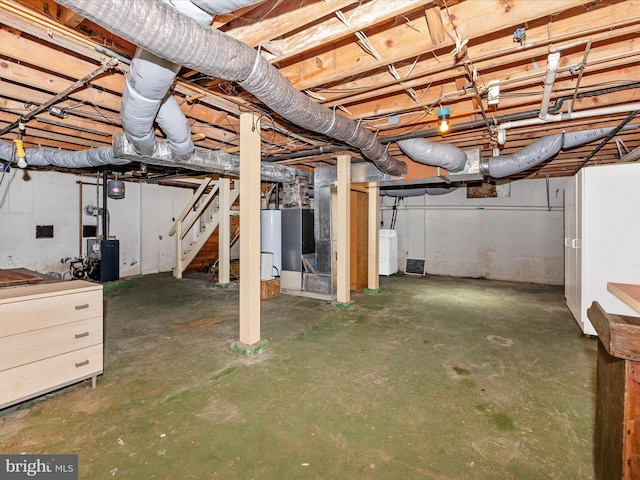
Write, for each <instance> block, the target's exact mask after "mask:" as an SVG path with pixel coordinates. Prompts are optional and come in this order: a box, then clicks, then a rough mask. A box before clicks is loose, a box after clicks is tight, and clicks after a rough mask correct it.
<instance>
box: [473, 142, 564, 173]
mask: <svg viewBox="0 0 640 480" xmlns="http://www.w3.org/2000/svg"><path fill="white" fill-rule="evenodd" d="M562 137H563V135H562V134H561V133H560V134H557V135H549V136H546V137H542V138H539V139H538V140H536V141H535V142H533V143H531V144H530V145H527V146H526V147H524V148H523V149H522V150H520V151H519V152H516V153H512V154H511V155H500V156H497V157H490V158H483V159H481V160H480V173H481V174H482V175H485V176H490V177H493V178H504V177H508V176H509V175H514V174H516V173H520V172H523V171H525V170H527V169H529V168H531V167H533V166H535V165H538V164H540V163H542V162H544V161H545V160H548V159H550V158H551V157H553V156H554V155H555V154H557V153H558V152H559V151H560V149H561V148H562Z"/></svg>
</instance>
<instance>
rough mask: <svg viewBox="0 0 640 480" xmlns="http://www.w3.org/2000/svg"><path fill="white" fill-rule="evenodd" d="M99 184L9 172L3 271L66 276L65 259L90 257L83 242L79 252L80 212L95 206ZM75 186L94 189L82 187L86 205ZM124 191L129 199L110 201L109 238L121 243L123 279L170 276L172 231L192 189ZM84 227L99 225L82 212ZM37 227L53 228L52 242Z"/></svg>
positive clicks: (1, 237) (131, 187) (0, 253)
mask: <svg viewBox="0 0 640 480" xmlns="http://www.w3.org/2000/svg"><path fill="white" fill-rule="evenodd" d="M1 175H2V173H0V176H1ZM95 180H96V179H95V177H93V178H92V177H85V176H83V177H81V176H77V175H73V174H68V173H58V172H46V171H28V172H24V171H21V170H19V169H12V170H11V172H9V173H6V174H5V175H4V178H3V180H2V183H0V268H2V269H7V268H28V269H30V270H35V271H38V272H40V273H48V272H55V273H59V274H64V273H65V272H68V271H69V264H68V263H67V264H64V263H61V261H60V260H61V259H62V258H65V257H77V256H79V255H81V254H82V255H86V240H84V239H83V241H82V251H80V242H79V224H80V219H79V215H80V213H79V212H80V209H83V208H84V206H86V205H96V202H97V198H96V187H95ZM77 181H83V182H87V183H93V184H94V185H83V187H82V205H80V192H79V188H80V187H79V186H78V184H77V183H76V182H77ZM125 187H126V188H125V190H126V195H125V198H123V199H120V200H113V199H109V200H108V201H107V210H108V211H109V218H110V222H109V223H110V225H109V234H110V235H113V236H115V237H116V238H117V239H118V240H119V241H120V276H121V277H125V276H131V275H140V274H148V273H157V272H164V271H170V270H171V268H172V267H173V265H174V263H175V239H174V237H169V236H168V232H169V229H170V228H171V226H172V225H173V219H174V218H175V217H176V216H177V215H179V214H180V212H181V211H182V209H183V208H184V205H185V204H186V203H187V201H188V199H189V198H191V196H192V190H190V189H185V188H176V187H166V186H160V185H154V184H144V183H133V182H125ZM99 202H100V203H102V193H101V191H100V193H99ZM82 223H83V224H85V225H95V224H96V217H92V216H90V215H87V214H85V213H84V211H83V212H82ZM98 223H99V224H101V221H100V220H99V219H98ZM37 225H53V227H54V236H53V238H36V235H35V233H36V226H37Z"/></svg>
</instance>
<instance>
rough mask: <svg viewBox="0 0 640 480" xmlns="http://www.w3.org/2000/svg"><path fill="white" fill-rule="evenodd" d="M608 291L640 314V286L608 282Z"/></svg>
mask: <svg viewBox="0 0 640 480" xmlns="http://www.w3.org/2000/svg"><path fill="white" fill-rule="evenodd" d="M607 290H609V291H610V292H611V293H612V294H613V295H615V296H616V297H618V298H619V299H620V300H622V301H623V302H624V303H626V304H627V305H629V306H630V307H631V308H633V309H634V310H635V311H636V312H638V313H640V285H636V284H632V283H613V282H608V283H607Z"/></svg>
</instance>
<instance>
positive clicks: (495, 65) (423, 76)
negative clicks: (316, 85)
mask: <svg viewBox="0 0 640 480" xmlns="http://www.w3.org/2000/svg"><path fill="white" fill-rule="evenodd" d="M639 8H640V5H639ZM597 12H598V13H599V15H595V13H596V12H588V13H585V15H588V16H589V18H590V19H592V20H593V22H594V23H592V24H591V25H590V28H589V29H587V30H575V29H574V25H575V22H571V21H570V20H569V19H567V20H558V21H556V23H555V24H554V26H555V27H554V29H555V31H556V33H557V35H555V36H554V37H553V38H551V39H548V38H545V37H544V34H545V32H546V31H547V29H548V26H547V25H544V26H538V27H535V28H530V29H528V31H529V32H530V34H529V35H530V37H531V39H532V41H530V42H529V43H528V44H527V47H526V48H524V49H523V48H521V47H512V48H505V39H503V38H502V39H492V40H490V41H487V42H482V43H477V44H475V43H474V44H472V45H468V46H467V51H468V55H469V58H471V59H472V61H473V65H474V66H476V68H477V69H478V71H479V72H480V73H481V74H482V72H486V71H488V70H492V71H493V70H496V71H498V70H504V68H505V66H506V65H508V64H517V63H521V62H528V63H530V59H541V61H544V57H545V56H546V55H547V54H548V51H549V45H550V44H554V45H556V46H562V44H564V43H566V42H568V41H571V40H574V39H577V38H589V39H591V40H592V41H593V42H594V47H597V45H596V44H597V42H606V43H607V44H609V43H611V40H613V39H617V38H622V37H625V36H631V37H632V38H633V37H634V36H635V32H636V31H637V29H638V25H640V15H634V16H627V17H624V20H623V21H622V22H621V21H620V18H619V17H617V16H616V15H615V11H614V10H613V9H607V10H606V11H602V9H600V10H598V11H597ZM614 25H616V26H615V27H614ZM533 39H538V40H537V41H536V40H533ZM630 48H631V49H633V47H630ZM579 55H582V52H581V51H580V53H579ZM446 60H447V59H440V58H435V57H434V58H426V59H424V60H421V61H419V62H418V63H416V64H415V65H410V66H404V67H399V68H398V70H399V72H401V73H403V72H404V71H406V72H407V75H406V76H405V77H406V78H403V80H402V83H401V84H400V83H399V82H398V81H396V80H394V79H392V78H390V76H389V75H388V74H387V73H386V72H385V73H378V74H373V75H370V76H368V77H367V78H366V80H354V81H350V82H345V83H338V84H335V85H333V86H332V87H331V89H329V90H321V91H320V94H321V95H322V96H323V97H324V98H326V100H325V101H323V102H322V103H323V105H325V106H327V107H332V106H334V105H338V104H340V105H349V104H351V103H354V102H359V101H363V100H366V99H368V98H373V97H376V96H381V95H389V94H392V93H395V92H397V91H399V90H402V89H404V88H407V87H410V88H419V87H421V86H425V85H428V84H430V83H433V82H437V81H438V80H441V79H443V78H446V76H447V75H448V73H449V71H450V70H451V69H452V68H454V64H453V62H452V61H446ZM332 89H333V91H332ZM350 91H352V92H355V93H354V94H349V93H345V92H350Z"/></svg>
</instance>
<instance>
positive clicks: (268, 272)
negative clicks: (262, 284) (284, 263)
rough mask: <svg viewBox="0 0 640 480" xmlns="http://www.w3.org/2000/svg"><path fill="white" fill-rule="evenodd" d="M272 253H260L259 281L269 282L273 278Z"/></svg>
mask: <svg viewBox="0 0 640 480" xmlns="http://www.w3.org/2000/svg"><path fill="white" fill-rule="evenodd" d="M273 270H274V269H273V253H271V252H262V253H260V280H271V279H272V278H273Z"/></svg>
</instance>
